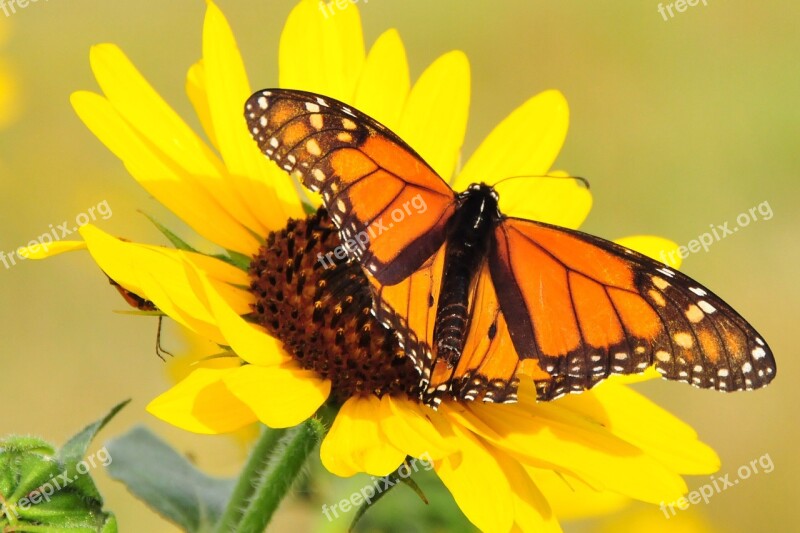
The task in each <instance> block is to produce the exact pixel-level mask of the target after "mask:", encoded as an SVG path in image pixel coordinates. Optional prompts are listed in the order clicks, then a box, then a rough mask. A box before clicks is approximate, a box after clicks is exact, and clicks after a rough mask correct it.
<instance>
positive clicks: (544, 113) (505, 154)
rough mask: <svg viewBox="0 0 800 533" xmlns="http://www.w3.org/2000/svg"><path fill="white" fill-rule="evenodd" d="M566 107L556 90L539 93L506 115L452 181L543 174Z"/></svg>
mask: <svg viewBox="0 0 800 533" xmlns="http://www.w3.org/2000/svg"><path fill="white" fill-rule="evenodd" d="M568 125H569V108H568V106H567V101H566V99H565V98H564V96H563V95H562V94H561V93H560V92H558V91H553V90H551V91H545V92H543V93H539V94H537V95H536V96H534V97H533V98H531V99H529V100H528V101H527V102H525V103H524V104H522V105H521V106H520V107H518V108H517V109H515V110H514V111H513V112H512V113H511V114H510V115H509V116H508V117H506V118H505V119H504V120H503V121H502V122H501V123H500V124H499V125H498V126H497V127H496V128H495V129H494V130H493V131H492V132H491V133H490V134H489V136H488V137H487V138H486V140H484V141H483V143H481V145H480V146H479V147H478V149H477V150H476V151H475V153H474V154H473V155H472V157H470V158H469V161H467V164H466V165H464V169H463V170H462V171H461V174H459V176H458V179H457V180H456V182H455V183H454V188H455V189H456V190H459V191H460V190H463V189H465V188H466V187H467V186H468V185H469V184H470V183H475V182H486V183H488V184H490V185H491V184H493V183H495V182H496V181H497V180H499V179H502V178H506V177H509V176H541V175H544V174H547V171H548V170H550V167H551V166H552V165H553V162H554V161H555V160H556V157H557V156H558V152H559V151H560V150H561V146H562V145H563V144H564V139H565V138H566V136H567V127H568Z"/></svg>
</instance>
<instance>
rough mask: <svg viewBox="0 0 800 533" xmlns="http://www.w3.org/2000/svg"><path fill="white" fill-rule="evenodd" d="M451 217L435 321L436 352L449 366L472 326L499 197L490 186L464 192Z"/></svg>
mask: <svg viewBox="0 0 800 533" xmlns="http://www.w3.org/2000/svg"><path fill="white" fill-rule="evenodd" d="M459 200H460V202H461V203H460V205H459V207H458V209H457V210H456V213H455V215H454V216H453V218H452V220H451V221H450V225H449V228H448V237H447V243H448V244H447V251H446V253H445V263H444V270H443V273H442V281H441V291H440V292H439V294H440V297H439V302H438V305H437V309H436V321H435V325H434V333H433V339H434V349H435V352H436V353H435V356H436V357H437V358H438V359H439V360H443V361H444V362H445V363H446V364H447V366H448V368H452V367H454V366H455V365H456V363H458V360H459V358H460V357H461V353H462V351H463V349H464V343H465V340H466V337H467V328H468V326H469V316H470V301H469V297H470V294H472V292H473V289H474V282H475V279H476V277H477V274H478V272H479V271H480V269H481V266H482V265H483V262H484V260H485V258H486V254H487V253H488V249H489V243H490V239H491V237H492V232H493V231H494V226H495V223H496V221H497V220H499V213H498V211H497V198H496V195H495V193H494V191H493V190H492V189H491V188H490V187H487V186H476V188H471V189H470V190H468V191H467V192H465V193H464V194H463V195H462V196H461V197H460V198H459Z"/></svg>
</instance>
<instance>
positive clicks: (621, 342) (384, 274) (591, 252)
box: [245, 89, 775, 408]
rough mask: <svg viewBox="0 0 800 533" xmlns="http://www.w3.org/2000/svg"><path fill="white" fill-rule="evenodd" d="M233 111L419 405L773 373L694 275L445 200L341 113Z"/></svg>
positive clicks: (275, 101)
mask: <svg viewBox="0 0 800 533" xmlns="http://www.w3.org/2000/svg"><path fill="white" fill-rule="evenodd" d="M245 118H246V120H247V124H248V127H249V128H250V132H251V134H252V136H253V138H254V140H255V141H256V143H257V144H258V146H259V148H260V149H261V151H262V152H263V153H264V154H265V155H266V156H267V157H268V158H269V159H271V160H273V161H275V162H277V164H278V165H280V166H281V167H282V168H283V169H285V170H286V171H287V172H289V173H290V174H291V175H292V176H294V177H296V178H297V179H299V180H300V182H301V183H302V184H303V185H304V186H306V187H307V188H309V189H310V190H312V191H314V192H319V193H321V195H322V199H323V203H324V204H325V207H326V208H327V210H328V212H329V213H330V216H331V218H332V219H333V221H334V223H335V224H336V226H337V227H338V229H339V233H340V238H341V241H342V243H344V244H343V246H344V247H345V248H346V252H347V257H348V258H349V260H355V261H357V262H358V263H359V264H360V266H361V267H362V269H363V271H364V273H365V275H366V277H367V278H368V280H369V283H370V286H371V289H372V293H373V313H374V315H375V316H376V317H377V318H378V319H379V320H380V321H381V322H382V323H384V324H385V325H386V326H388V327H390V328H392V329H394V330H396V331H397V332H398V335H399V337H400V341H401V343H402V345H403V347H404V349H405V351H406V354H407V355H408V356H409V357H410V358H411V359H412V360H413V362H414V364H415V366H416V368H417V370H418V371H419V373H420V380H421V385H422V389H421V390H422V392H421V399H422V400H423V401H424V402H425V403H426V404H428V405H429V406H431V407H434V408H436V407H437V406H438V405H439V403H440V402H441V400H442V398H443V397H444V396H446V395H450V396H451V397H453V398H455V399H458V400H479V399H480V400H483V401H486V402H506V403H510V402H514V401H516V399H517V388H518V384H519V380H520V377H521V376H526V377H528V378H530V379H533V381H534V384H535V386H536V392H537V397H538V399H539V400H542V401H546V400H552V399H554V398H557V397H560V396H562V395H564V394H566V393H570V392H581V391H584V390H587V389H590V388H591V387H593V386H594V385H596V384H597V383H599V382H600V381H602V380H603V379H605V378H607V377H608V376H609V375H611V374H631V373H640V372H643V371H644V370H645V369H646V368H647V367H649V366H651V365H655V367H656V370H658V371H659V372H660V373H661V374H662V376H663V377H665V378H667V379H672V380H678V381H683V382H687V383H691V384H693V385H695V386H698V387H703V388H715V389H717V390H720V391H734V390H743V389H745V390H749V389H755V388H759V387H762V386H764V385H766V384H767V383H769V382H770V381H771V380H772V379H773V378H774V376H775V361H774V358H773V356H772V352H771V350H770V349H769V347H768V346H767V344H766V343H765V342H764V340H763V339H762V337H761V336H760V335H759V334H758V333H757V332H756V331H755V329H754V328H753V327H752V326H750V324H748V323H747V322H746V321H745V320H744V319H743V318H742V317H741V316H740V315H739V314H738V313H737V312H736V311H734V310H733V309H732V308H731V307H730V306H729V305H728V304H726V303H725V302H724V301H722V299H720V298H719V297H717V296H716V295H715V294H713V293H712V292H711V291H710V290H708V289H706V288H705V287H703V286H702V285H700V284H699V283H697V282H696V281H694V280H692V279H691V278H689V277H688V276H685V275H684V274H681V273H680V272H676V271H673V270H672V269H670V268H668V267H667V266H666V265H664V264H662V263H660V262H658V261H655V260H653V259H650V258H649V257H646V256H644V255H642V254H640V253H637V252H635V251H633V250H630V249H627V248H624V247H622V246H620V245H617V244H615V243H612V242H609V241H606V240H604V239H601V238H599V237H595V236H592V235H588V234H586V233H582V232H579V231H575V230H570V229H565V228H561V227H558V226H553V225H550V224H545V223H542V222H536V221H532V220H524V219H519V218H512V217H509V216H506V215H504V214H503V213H501V212H500V210H499V209H498V194H497V192H496V191H495V190H494V189H493V188H492V187H490V186H488V185H485V184H482V183H481V184H473V185H471V186H470V187H469V188H468V190H466V191H465V192H463V193H460V194H457V193H456V192H454V191H453V190H452V189H451V188H450V187H449V185H448V184H447V183H446V182H445V181H444V180H443V179H442V178H440V177H439V176H438V175H437V174H436V172H435V171H434V170H433V169H432V168H431V167H430V166H429V165H428V164H427V163H426V162H425V161H424V160H423V159H422V158H421V157H420V156H419V155H418V154H417V153H416V152H415V151H414V150H413V149H412V148H411V147H409V146H408V145H407V144H406V143H404V142H403V141H402V140H401V139H400V138H399V137H398V136H397V135H395V134H394V133H393V132H391V131H390V130H389V129H388V128H386V127H385V126H383V125H381V124H380V123H378V122H377V121H375V120H373V119H372V118H370V117H368V116H366V115H365V114H363V113H361V112H359V111H357V110H355V109H353V108H352V107H349V106H347V105H345V104H343V103H341V102H338V101H336V100H334V99H332V98H328V97H325V96H321V95H317V94H313V93H308V92H303V91H295V90H282V89H267V90H262V91H258V92H256V93H255V94H253V95H252V96H251V97H250V98H249V99H248V100H247V103H246V104H245ZM423 204H424V206H425V208H424V210H423V209H422V208H421V206H422V205H423ZM410 206H420V209H417V210H416V212H412V211H411V210H410V208H409V207H410ZM398 211H399V212H400V213H401V214H405V215H407V216H406V217H405V219H404V220H402V223H400V222H398V221H397V219H399V218H401V217H400V216H399V215H398V216H397V217H395V216H394V215H395V214H396V213H397V212H398ZM390 215H391V218H392V220H393V221H395V222H397V223H395V224H391V223H384V220H385V219H386V217H388V216H390ZM386 220H388V219H386ZM343 255H344V254H343Z"/></svg>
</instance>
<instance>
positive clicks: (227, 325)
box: [195, 267, 289, 366]
mask: <svg viewBox="0 0 800 533" xmlns="http://www.w3.org/2000/svg"><path fill="white" fill-rule="evenodd" d="M195 268H196V267H195ZM196 272H197V273H198V275H200V278H201V279H200V281H201V283H202V290H203V295H204V296H205V303H206V305H207V307H208V308H209V310H210V312H211V314H213V316H214V318H215V319H216V324H217V325H218V326H219V329H220V331H221V332H222V335H223V337H225V340H226V344H227V345H228V346H230V347H231V348H232V349H233V351H234V352H236V354H237V355H238V356H239V357H241V358H242V359H244V360H245V361H247V362H248V363H251V364H254V365H268V366H275V365H279V364H281V363H286V362H288V361H289V357H288V356H287V355H286V354H285V352H284V350H283V345H282V344H281V342H280V341H278V339H276V338H274V337H271V336H269V335H268V334H267V333H266V332H265V331H264V330H263V329H262V328H260V327H258V326H256V325H255V324H250V323H248V322H245V320H244V319H243V318H242V317H241V316H239V313H237V312H236V311H235V310H234V309H232V308H231V306H230V304H229V303H228V302H227V301H226V300H225V298H223V296H222V295H221V294H220V293H219V291H218V290H217V287H214V285H213V284H212V283H211V281H210V280H209V278H208V276H206V275H203V273H202V272H201V271H200V270H199V269H196ZM248 311H249V309H248Z"/></svg>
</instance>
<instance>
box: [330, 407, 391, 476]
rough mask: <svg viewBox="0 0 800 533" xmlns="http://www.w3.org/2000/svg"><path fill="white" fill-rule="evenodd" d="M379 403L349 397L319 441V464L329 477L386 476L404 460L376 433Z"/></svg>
mask: <svg viewBox="0 0 800 533" xmlns="http://www.w3.org/2000/svg"><path fill="white" fill-rule="evenodd" d="M379 424H380V400H379V399H378V398H376V397H375V396H372V395H370V396H367V397H359V396H354V397H352V398H349V399H348V400H347V401H346V402H344V405H342V408H341V409H339V413H338V414H337V415H336V419H335V420H334V421H333V424H332V425H331V429H330V431H329V432H328V434H327V435H326V436H325V440H323V441H322V446H321V447H320V450H319V453H320V458H321V459H322V464H323V465H325V468H327V469H328V471H330V472H331V473H333V474H336V475H337V476H340V477H349V476H352V475H353V474H356V473H358V472H366V473H368V474H372V475H374V476H386V475H388V474H389V473H391V472H392V471H394V470H395V469H396V468H397V467H398V466H400V464H401V463H402V462H403V461H404V460H405V458H406V453H405V452H404V451H401V450H399V449H397V448H395V447H394V446H392V445H391V444H390V443H389V442H388V441H387V440H386V437H385V436H384V435H383V433H382V432H381V431H380V427H379Z"/></svg>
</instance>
